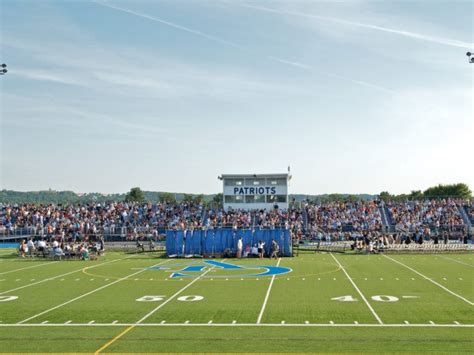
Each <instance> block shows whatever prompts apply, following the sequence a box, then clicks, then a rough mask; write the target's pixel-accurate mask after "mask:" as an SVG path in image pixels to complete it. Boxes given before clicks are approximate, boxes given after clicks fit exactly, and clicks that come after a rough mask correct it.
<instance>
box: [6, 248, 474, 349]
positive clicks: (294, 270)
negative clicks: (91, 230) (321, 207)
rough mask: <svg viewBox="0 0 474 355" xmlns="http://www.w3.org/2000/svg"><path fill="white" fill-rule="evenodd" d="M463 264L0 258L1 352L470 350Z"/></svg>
mask: <svg viewBox="0 0 474 355" xmlns="http://www.w3.org/2000/svg"><path fill="white" fill-rule="evenodd" d="M473 268H474V256H473V255H472V254H417V255H410V254H399V255H393V254H388V255H354V254H319V253H312V252H307V253H301V254H300V255H299V256H297V257H293V258H282V259H278V260H269V259H263V260H259V259H241V260H237V259H167V258H164V257H161V256H160V255H151V254H124V253H112V252H108V253H107V254H106V256H104V257H102V258H101V259H100V260H98V261H45V260H43V259H34V260H29V259H26V260H25V259H23V260H20V259H18V258H17V257H13V256H12V251H11V250H4V251H1V254H0V352H4V353H5V352H50V353H59V352H76V353H78V352H81V353H114V352H115V353H117V352H122V353H123V352H186V353H191V352H215V353H224V352H227V353H232V352H233V353H236V352H339V353H340V352H359V353H360V352H364V353H368V352H373V353H380V352H415V353H416V352H458V353H463V352H464V353H472V351H473V349H474V341H473V339H474V337H473V336H474V313H473V309H474V307H473V306H474V303H473V302H474V287H473V285H474V283H473V281H474V273H473V270H474V269H473Z"/></svg>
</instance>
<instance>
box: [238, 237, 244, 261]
mask: <svg viewBox="0 0 474 355" xmlns="http://www.w3.org/2000/svg"><path fill="white" fill-rule="evenodd" d="M243 246H244V245H243V242H242V237H240V238H239V240H238V241H237V258H239V259H240V258H241V257H242V248H243Z"/></svg>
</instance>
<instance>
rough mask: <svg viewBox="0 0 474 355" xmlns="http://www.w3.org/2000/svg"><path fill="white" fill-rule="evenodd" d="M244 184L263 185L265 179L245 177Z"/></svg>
mask: <svg viewBox="0 0 474 355" xmlns="http://www.w3.org/2000/svg"><path fill="white" fill-rule="evenodd" d="M245 185H246V186H264V185H265V179H258V178H253V179H245Z"/></svg>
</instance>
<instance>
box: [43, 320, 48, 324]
mask: <svg viewBox="0 0 474 355" xmlns="http://www.w3.org/2000/svg"><path fill="white" fill-rule="evenodd" d="M48 322H49V321H48V320H45V321H44V322H42V323H41V324H47V323H48Z"/></svg>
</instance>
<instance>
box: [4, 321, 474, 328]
mask: <svg viewBox="0 0 474 355" xmlns="http://www.w3.org/2000/svg"><path fill="white" fill-rule="evenodd" d="M2 327H3V328H9V327H11V328H16V327H295V328H298V327H301V328H305V327H318V328H338V327H341V328H364V327H367V328H474V324H455V323H453V324H431V323H424V324H413V323H410V324H405V323H402V324H376V323H372V324H354V323H346V324H342V323H341V324H330V323H283V324H282V323H260V324H257V323H211V324H209V323H166V322H164V323H163V322H162V323H92V324H90V323H46V324H43V323H23V324H18V323H14V324H2V323H0V328H2Z"/></svg>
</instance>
